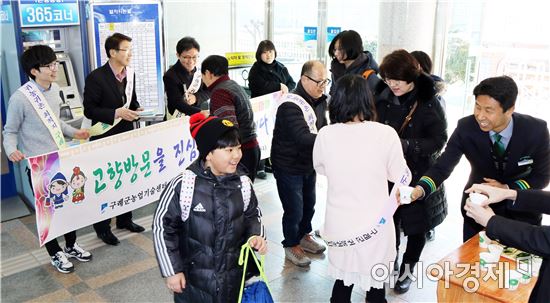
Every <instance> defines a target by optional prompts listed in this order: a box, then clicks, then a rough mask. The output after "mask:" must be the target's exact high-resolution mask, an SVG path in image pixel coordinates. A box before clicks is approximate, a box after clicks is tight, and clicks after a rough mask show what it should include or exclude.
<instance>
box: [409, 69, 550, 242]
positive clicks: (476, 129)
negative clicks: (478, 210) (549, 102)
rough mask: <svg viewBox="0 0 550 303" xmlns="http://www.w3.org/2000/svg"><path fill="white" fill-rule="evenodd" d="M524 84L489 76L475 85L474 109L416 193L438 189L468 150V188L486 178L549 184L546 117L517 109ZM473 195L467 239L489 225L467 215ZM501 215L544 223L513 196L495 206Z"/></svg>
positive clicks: (519, 185)
mask: <svg viewBox="0 0 550 303" xmlns="http://www.w3.org/2000/svg"><path fill="white" fill-rule="evenodd" d="M517 95H518V88H517V85H516V83H515V82H514V80H513V79H512V78H510V77H507V76H501V77H494V78H488V79H485V80H483V81H481V82H480V83H479V84H478V85H477V86H476V87H475V88H474V96H475V97H476V104H475V109H474V114H473V115H471V116H468V117H464V118H462V119H461V120H459V121H458V124H457V127H456V129H455V131H454V132H453V134H452V136H451V138H450V139H449V141H448V142H447V147H446V148H445V151H444V152H443V154H442V155H441V157H439V159H438V161H437V162H436V164H435V165H434V166H432V167H431V168H430V169H429V170H428V172H426V174H425V175H424V176H423V177H422V178H420V180H419V181H418V183H417V186H416V188H415V190H414V191H413V193H412V195H411V198H412V199H413V200H416V199H419V198H420V199H422V198H423V197H425V196H428V195H429V194H430V193H432V192H434V191H435V189H436V188H437V187H438V186H439V185H440V184H441V183H443V181H444V180H445V179H447V177H449V175H450V174H451V172H452V171H453V169H454V167H455V166H456V165H457V164H458V162H459V161H460V158H461V157H462V155H465V156H466V159H468V161H469V162H470V166H471V169H472V170H471V172H470V177H469V178H468V182H467V184H466V187H465V188H469V187H470V186H471V185H472V184H474V183H483V184H487V185H491V186H495V187H500V188H510V189H517V190H524V189H543V188H545V187H546V186H547V185H548V182H549V180H550V158H549V157H550V140H549V135H548V127H547V126H546V122H545V121H543V120H540V119H537V118H534V117H531V116H528V115H523V114H519V113H514V106H515V102H516V97H517ZM466 198H467V195H466V194H463V196H462V204H461V209H462V215H463V217H464V225H463V233H462V236H463V240H464V241H466V240H468V239H470V238H471V237H472V236H474V235H475V234H476V233H478V232H479V231H481V230H482V229H483V226H481V225H479V224H477V223H476V222H475V221H474V220H473V219H471V218H469V217H467V216H465V211H464V209H463V207H464V204H465V201H466ZM491 208H492V209H493V211H494V212H495V213H496V214H497V215H500V216H503V217H506V218H510V219H514V220H519V221H523V222H527V223H530V224H535V225H540V222H541V219H542V216H541V214H540V212H534V211H523V210H516V209H514V208H513V207H512V201H510V200H508V201H505V202H504V203H499V204H496V205H491Z"/></svg>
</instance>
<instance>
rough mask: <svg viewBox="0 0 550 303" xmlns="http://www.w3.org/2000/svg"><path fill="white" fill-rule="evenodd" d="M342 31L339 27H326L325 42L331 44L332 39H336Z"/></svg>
mask: <svg viewBox="0 0 550 303" xmlns="http://www.w3.org/2000/svg"><path fill="white" fill-rule="evenodd" d="M341 31H342V28H341V27H327V42H332V39H334V37H336V35H338V34H339V33H340V32H341Z"/></svg>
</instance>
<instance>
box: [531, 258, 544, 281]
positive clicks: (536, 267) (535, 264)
mask: <svg viewBox="0 0 550 303" xmlns="http://www.w3.org/2000/svg"><path fill="white" fill-rule="evenodd" d="M541 266H542V258H539V257H533V258H532V259H531V275H532V276H533V277H538V276H539V271H540V267H541Z"/></svg>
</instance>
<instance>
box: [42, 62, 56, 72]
mask: <svg viewBox="0 0 550 303" xmlns="http://www.w3.org/2000/svg"><path fill="white" fill-rule="evenodd" d="M40 67H47V68H49V69H50V70H57V69H58V68H59V62H57V61H55V62H52V63H50V64H46V65H40Z"/></svg>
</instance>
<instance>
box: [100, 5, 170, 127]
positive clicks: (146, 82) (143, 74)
mask: <svg viewBox="0 0 550 303" xmlns="http://www.w3.org/2000/svg"><path fill="white" fill-rule="evenodd" d="M92 13H93V37H94V43H93V45H94V58H95V60H94V61H95V62H94V63H95V66H96V67H99V66H102V65H103V64H105V63H106V62H107V59H108V58H107V54H106V53H105V48H104V45H105V40H106V39H107V37H108V36H110V35H112V34H114V33H116V32H118V33H122V34H124V35H127V36H129V37H130V38H132V59H131V63H130V66H132V67H133V68H134V71H135V77H136V95H137V98H138V101H139V104H140V105H141V107H143V108H144V110H145V112H147V113H151V114H153V113H154V114H155V115H157V116H163V115H164V108H165V105H164V87H163V83H162V74H163V70H164V68H163V63H162V61H163V60H162V59H161V55H162V53H163V52H162V45H163V43H162V40H161V39H162V33H161V27H160V25H161V24H162V23H161V6H160V3H158V2H137V1H135V2H131V3H129V2H128V3H102V2H98V3H93V4H92Z"/></svg>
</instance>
